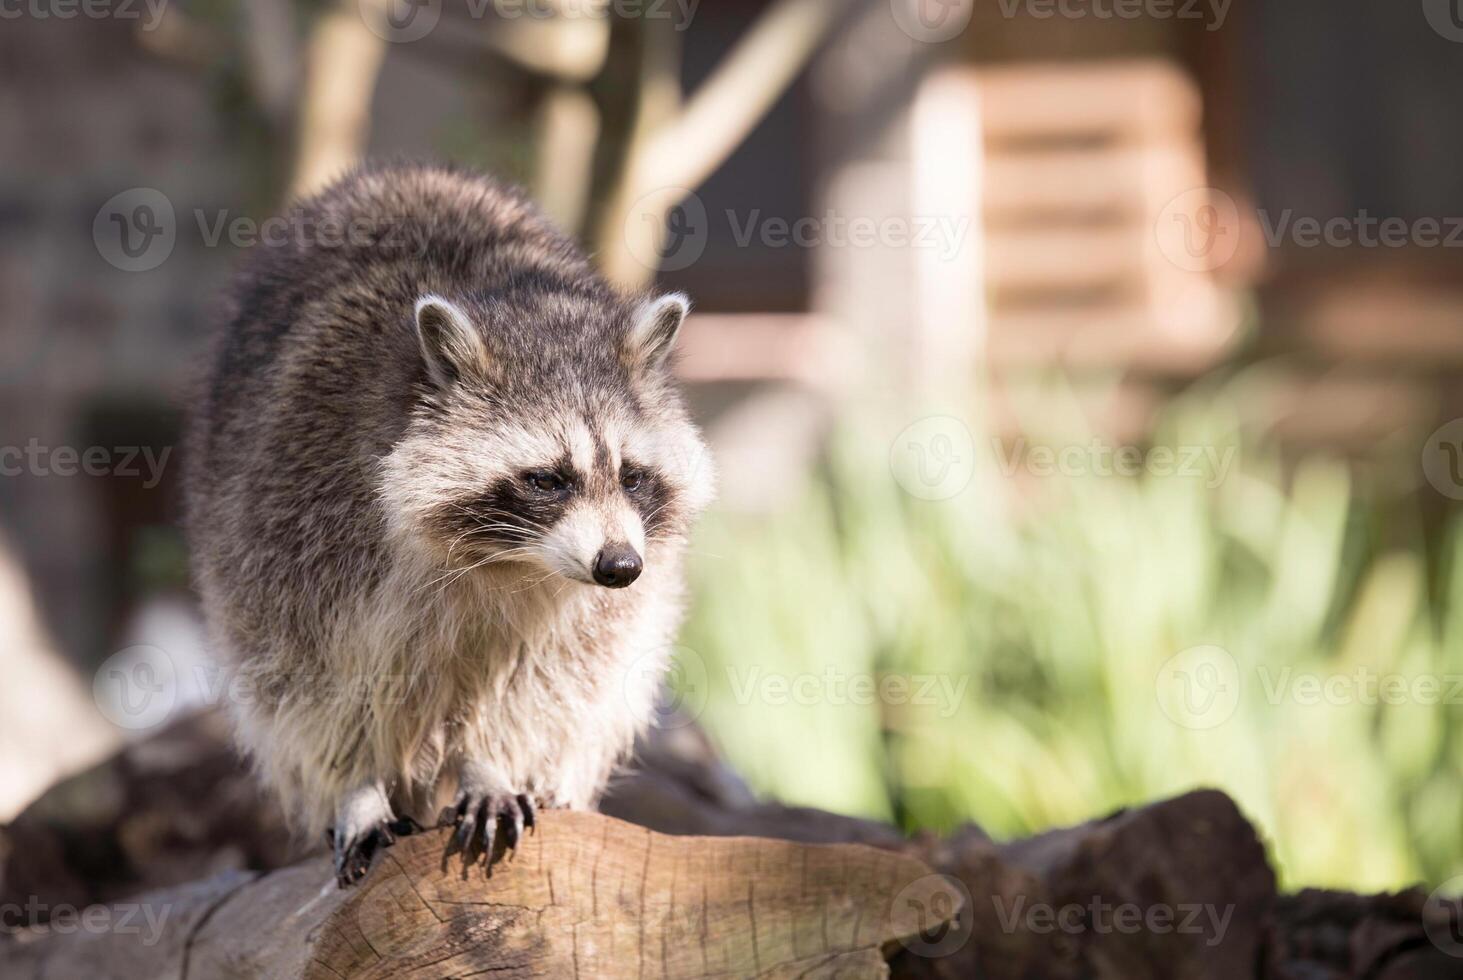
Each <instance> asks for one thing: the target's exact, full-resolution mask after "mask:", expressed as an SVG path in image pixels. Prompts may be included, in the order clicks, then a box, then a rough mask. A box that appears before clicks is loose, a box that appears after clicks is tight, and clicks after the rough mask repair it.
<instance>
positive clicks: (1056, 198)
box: [984, 137, 1205, 234]
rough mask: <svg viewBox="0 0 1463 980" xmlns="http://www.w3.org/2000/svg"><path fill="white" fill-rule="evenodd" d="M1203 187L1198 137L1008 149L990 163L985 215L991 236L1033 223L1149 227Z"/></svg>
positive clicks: (987, 168) (1202, 168) (991, 157)
mask: <svg viewBox="0 0 1463 980" xmlns="http://www.w3.org/2000/svg"><path fill="white" fill-rule="evenodd" d="M1204 182H1205V178H1204V166H1203V147H1202V146H1201V145H1200V144H1199V142H1198V140H1196V139H1189V138H1180V137H1175V138H1172V139H1169V140H1165V141H1158V142H1154V143H1152V144H1150V145H1143V146H1133V145H1128V144H1120V145H1116V146H1109V145H1099V146H1090V147H1044V148H1040V149H1031V148H1006V149H1003V150H999V151H995V152H992V153H991V154H990V155H989V156H987V158H986V180H985V192H984V196H985V216H986V220H987V222H988V223H989V225H990V227H991V234H997V233H998V229H1000V228H1002V227H1004V226H1006V225H1012V224H1029V223H1034V222H1072V221H1091V220H1094V219H1102V218H1106V219H1108V220H1112V219H1115V218H1124V217H1126V218H1129V219H1131V220H1133V221H1135V222H1142V223H1151V222H1152V221H1153V220H1154V219H1155V218H1157V216H1158V214H1159V212H1160V211H1162V210H1163V207H1164V205H1166V204H1167V203H1168V202H1169V201H1171V200H1172V199H1173V198H1174V197H1176V196H1178V195H1179V194H1181V193H1183V192H1184V191H1187V190H1189V189H1191V188H1194V187H1203V186H1204Z"/></svg>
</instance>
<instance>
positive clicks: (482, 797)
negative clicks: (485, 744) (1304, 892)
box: [443, 762, 534, 868]
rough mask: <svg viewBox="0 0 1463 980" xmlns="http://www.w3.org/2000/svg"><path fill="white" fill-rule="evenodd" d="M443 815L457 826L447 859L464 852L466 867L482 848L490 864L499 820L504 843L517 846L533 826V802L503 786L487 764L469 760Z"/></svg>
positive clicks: (459, 776)
mask: <svg viewBox="0 0 1463 980" xmlns="http://www.w3.org/2000/svg"><path fill="white" fill-rule="evenodd" d="M443 816H444V818H445V819H444V822H449V823H451V824H452V825H453V826H454V827H456V828H457V833H455V834H453V835H452V840H451V841H450V842H449V844H448V851H447V855H444V861H445V859H446V857H447V856H450V855H451V854H453V853H456V852H458V851H461V852H462V864H463V867H464V868H467V867H469V866H470V865H472V864H473V863H475V859H476V854H477V852H478V850H479V849H481V853H482V855H483V861H484V864H485V865H486V866H488V867H491V865H492V863H493V843H494V840H495V839H496V837H497V831H498V824H499V822H500V821H501V822H502V825H503V838H504V843H505V844H507V847H508V849H510V850H511V849H514V848H516V847H517V846H518V841H519V839H520V838H521V837H522V836H523V832H524V830H526V829H532V828H533V821H534V805H533V800H532V799H530V798H529V797H528V795H527V794H525V793H515V792H514V791H513V790H511V789H506V788H504V781H503V780H501V779H499V778H498V777H497V776H496V775H495V774H494V773H493V771H492V770H491V769H489V768H488V767H487V766H483V765H481V764H477V763H470V762H469V763H463V765H462V767H461V770H460V771H459V774H458V780H457V797H456V799H455V800H454V801H453V803H452V807H451V809H449V810H448V811H447V812H446V813H445V814H444V815H443Z"/></svg>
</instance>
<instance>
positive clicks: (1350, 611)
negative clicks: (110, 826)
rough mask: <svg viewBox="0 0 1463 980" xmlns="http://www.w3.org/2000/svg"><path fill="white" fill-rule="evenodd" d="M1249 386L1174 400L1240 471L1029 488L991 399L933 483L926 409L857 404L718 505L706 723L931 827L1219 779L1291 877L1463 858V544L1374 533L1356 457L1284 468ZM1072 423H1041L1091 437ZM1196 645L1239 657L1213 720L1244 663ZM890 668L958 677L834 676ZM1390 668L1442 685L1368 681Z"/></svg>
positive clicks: (1021, 830) (1329, 876)
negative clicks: (904, 482)
mask: <svg viewBox="0 0 1463 980" xmlns="http://www.w3.org/2000/svg"><path fill="white" fill-rule="evenodd" d="M1244 397H1246V394H1245V389H1244V388H1243V386H1242V385H1239V384H1238V383H1235V384H1231V385H1229V386H1227V387H1226V388H1224V389H1209V390H1206V391H1204V392H1201V393H1196V394H1195V395H1192V396H1190V397H1188V398H1186V399H1183V400H1180V401H1179V402H1177V403H1175V405H1174V406H1173V407H1172V408H1171V409H1170V410H1169V411H1168V413H1167V415H1166V418H1165V420H1164V421H1163V423H1162V425H1161V426H1160V428H1159V430H1158V432H1157V434H1156V436H1155V438H1154V442H1153V445H1155V446H1157V445H1164V446H1170V447H1176V448H1184V447H1191V446H1197V447H1209V448H1211V449H1213V450H1214V451H1216V452H1219V453H1221V455H1222V453H1223V452H1224V451H1227V450H1231V449H1232V450H1233V456H1232V457H1231V459H1230V463H1229V466H1228V468H1227V469H1226V470H1223V471H1222V475H1223V478H1222V479H1219V478H1218V477H1219V475H1220V471H1214V470H1207V471H1205V472H1203V473H1201V474H1199V475H1196V476H1185V475H1151V474H1145V475H1138V476H1132V477H1124V476H1111V475H1108V476H1104V475H1099V474H1094V473H1089V474H1086V475H1081V474H1078V475H1070V476H1060V477H1058V476H1047V477H1032V476H1030V475H1029V474H1028V475H1026V476H1024V477H1018V478H1017V479H1016V480H1015V481H1013V480H1012V479H1010V478H1009V477H1008V476H1007V475H1006V474H1005V473H1004V472H1003V468H1002V461H1001V458H1000V456H999V455H998V454H997V452H996V451H995V449H994V447H993V445H992V443H991V441H990V440H989V439H987V438H985V437H984V436H982V435H980V434H979V426H978V425H976V424H975V423H974V421H970V422H969V423H968V424H969V426H970V428H971V429H972V431H974V432H976V435H975V438H974V448H975V456H976V458H977V465H976V467H975V471H974V474H973V476H972V478H971V480H970V483H969V485H968V486H966V487H965V489H964V490H963V491H962V492H960V493H959V494H957V495H955V496H954V497H952V498H951V499H947V500H939V501H927V500H921V499H917V498H916V497H914V496H911V495H910V494H908V493H906V492H905V491H904V490H903V489H902V488H901V486H900V485H899V483H898V482H897V481H896V480H895V479H894V477H893V476H892V475H891V469H890V462H889V460H890V446H891V444H892V442H893V436H894V434H895V433H897V432H898V431H899V430H900V429H902V428H903V427H904V425H905V424H907V423H908V422H909V421H910V419H904V418H901V419H897V420H896V419H891V418H887V417H886V418H879V417H868V418H863V419H860V420H856V421H850V422H849V423H848V424H847V425H846V426H845V428H844V429H843V430H842V431H841V432H840V433H839V434H838V435H837V436H836V437H835V439H834V440H833V443H832V445H831V447H830V449H829V453H828V459H827V460H826V464H825V465H824V466H823V467H822V468H821V470H820V473H819V474H818V476H817V477H816V478H815V479H814V480H813V481H811V485H810V486H809V487H808V489H807V490H806V492H804V493H802V494H801V495H800V496H799V497H798V499H797V500H796V501H795V502H794V503H793V504H792V505H790V506H788V507H786V508H784V509H782V510H781V511H779V512H778V513H775V514H772V515H770V516H769V515H762V516H749V515H739V514H733V513H729V512H726V511H717V512H715V513H713V514H711V515H709V517H708V519H707V520H706V521H705V522H704V524H703V527H702V529H701V531H700V532H699V534H698V537H697V540H696V544H695V557H694V561H693V580H694V587H695V598H694V604H693V613H692V617H691V620H690V622H689V623H688V625H687V628H686V630H685V631H684V633H683V641H682V642H683V644H684V646H685V648H686V650H687V652H686V653H685V656H686V657H688V658H691V659H693V660H694V661H695V663H696V664H697V665H699V666H704V669H705V672H706V686H705V692H704V694H703V693H698V695H697V698H696V699H693V701H692V702H691V703H692V704H693V705H699V704H700V701H699V698H700V697H702V696H704V697H705V706H704V709H703V710H702V711H701V720H702V721H703V722H704V723H705V725H706V726H707V728H708V729H709V730H710V731H711V733H712V734H713V736H714V737H715V738H716V739H717V740H718V741H719V743H720V744H721V745H722V746H723V747H724V748H725V750H726V752H727V753H728V755H729V756H730V758H731V760H732V762H733V763H734V764H735V765H736V766H738V767H739V768H740V769H741V770H742V771H743V772H744V773H746V774H747V776H748V778H749V779H750V780H751V781H752V782H753V784H754V785H755V786H756V787H757V788H758V789H759V790H761V791H764V792H766V793H768V794H771V795H774V796H777V797H779V798H782V799H784V800H788V801H792V802H797V803H803V804H810V805H815V806H820V807H825V808H829V809H834V810H840V811H845V812H850V813H857V814H863V815H868V816H872V817H878V818H885V819H894V820H897V821H899V822H901V823H903V824H904V825H905V826H907V827H909V828H920V827H930V828H935V829H946V828H949V827H951V826H952V825H954V824H957V823H959V822H961V821H965V820H974V821H975V822H977V823H979V824H980V825H981V826H983V827H984V828H986V830H987V831H989V832H991V833H993V834H996V835H998V836H1010V835H1024V834H1029V833H1032V832H1034V831H1038V830H1041V829H1043V828H1046V827H1050V826H1054V825H1061V824H1068V823H1073V822H1078V821H1081V820H1085V819H1088V818H1091V817H1093V816H1096V815H1100V814H1102V813H1104V812H1106V811H1108V810H1111V809H1113V808H1116V807H1120V806H1124V805H1129V804H1134V803H1139V802H1143V801H1147V800H1152V799H1155V798H1159V797H1164V796H1169V795H1173V794H1177V793H1180V792H1183V791H1185V790H1187V789H1190V788H1193V787H1197V786H1217V787H1220V788H1222V789H1224V790H1226V791H1228V792H1229V793H1230V794H1231V795H1232V796H1234V797H1235V798H1236V799H1237V800H1238V801H1239V803H1240V805H1241V807H1242V808H1243V809H1244V811H1245V812H1246V814H1247V815H1248V816H1249V817H1250V818H1251V819H1252V820H1254V821H1255V822H1256V823H1257V824H1258V826H1259V827H1260V829H1261V832H1262V834H1263V835H1264V836H1265V838H1266V840H1267V843H1268V844H1269V846H1270V847H1271V850H1272V854H1273V856H1274V858H1275V860H1276V863H1277V866H1278V868H1279V869H1280V873H1281V876H1282V879H1283V880H1284V881H1285V882H1286V883H1287V884H1288V885H1291V886H1298V885H1333V886H1344V887H1347V888H1351V889H1360V890H1366V889H1381V888H1393V887H1400V886H1403V885H1406V884H1410V883H1413V882H1416V881H1419V880H1423V881H1429V882H1433V883H1436V882H1438V881H1441V880H1443V879H1444V878H1447V877H1448V876H1450V875H1452V874H1455V873H1457V872H1458V871H1459V870H1460V864H1463V780H1460V779H1459V778H1458V767H1457V765H1456V760H1457V759H1458V758H1459V757H1460V756H1463V724H1460V721H1459V713H1460V704H1459V703H1458V701H1457V699H1458V697H1459V695H1460V691H1459V690H1452V688H1457V687H1459V686H1460V682H1459V681H1457V680H1456V678H1458V677H1460V676H1463V657H1460V655H1459V651H1463V575H1455V574H1452V570H1454V569H1459V568H1463V565H1460V557H1463V556H1460V545H1463V538H1460V536H1459V534H1458V532H1457V530H1456V528H1450V529H1449V530H1448V531H1447V532H1446V533H1445V534H1444V535H1443V536H1442V538H1441V540H1438V541H1434V542H1432V548H1431V549H1428V548H1424V547H1423V542H1422V540H1421V538H1422V533H1421V531H1418V530H1407V531H1405V533H1399V532H1398V530H1397V528H1396V526H1395V524H1396V522H1395V521H1392V522H1391V523H1389V524H1387V525H1386V531H1387V533H1386V535H1385V536H1384V535H1381V534H1378V533H1376V529H1377V527H1378V526H1379V525H1380V524H1381V523H1382V521H1381V518H1380V517H1379V516H1378V515H1379V513H1380V512H1381V510H1382V502H1379V501H1377V500H1373V499H1366V497H1367V495H1366V494H1364V493H1362V492H1361V491H1359V490H1358V489H1357V486H1356V484H1355V482H1354V477H1353V475H1352V473H1351V471H1350V469H1349V468H1348V467H1347V466H1346V465H1344V464H1343V463H1342V462H1340V461H1337V460H1333V459H1327V458H1309V459H1303V460H1300V461H1292V462H1291V463H1290V464H1289V465H1282V463H1281V460H1280V459H1279V455H1278V453H1277V452H1276V451H1275V450H1274V449H1273V447H1270V446H1268V445H1266V444H1265V443H1264V442H1263V441H1262V440H1259V439H1256V438H1251V437H1246V436H1242V434H1241V425H1240V423H1239V422H1238V417H1239V412H1238V411H1237V406H1238V404H1239V402H1240V401H1241V400H1242V399H1243V398H1244ZM1063 428H1064V429H1065V431H1066V432H1067V435H1066V436H1065V437H1057V436H1055V435H1053V434H1052V433H1050V432H1046V433H1043V434H1035V433H1034V434H1033V435H1031V436H1030V437H1029V440H1030V442H1031V443H1036V442H1041V443H1045V444H1048V445H1052V446H1061V445H1086V444H1087V443H1088V442H1089V441H1090V436H1089V435H1088V434H1086V433H1082V432H1080V430H1078V429H1077V428H1076V427H1075V426H1070V425H1068V426H1065V427H1063ZM1399 465H1411V466H1413V467H1415V466H1416V465H1417V460H1416V456H1415V455H1414V456H1413V457H1412V458H1411V459H1410V460H1403V462H1402V463H1401V464H1399ZM1420 526H1421V522H1420V521H1411V522H1404V523H1403V527H1404V529H1406V528H1415V527H1420ZM1399 538H1400V540H1398V539H1399ZM1381 539H1385V540H1388V541H1389V542H1390V543H1388V544H1386V545H1382V544H1379V543H1378V541H1379V540H1381ZM1430 551H1431V553H1432V555H1433V557H1434V559H1435V560H1433V561H1431V562H1430V561H1429V552H1430ZM1430 569H1431V570H1430ZM1200 646H1213V647H1218V648H1220V650H1222V651H1223V653H1219V654H1214V653H1210V654H1207V655H1205V654H1189V655H1187V656H1188V657H1190V658H1194V657H1197V658H1200V660H1202V659H1203V658H1204V657H1205V656H1207V657H1209V658H1210V662H1212V663H1216V664H1218V666H1219V667H1220V668H1221V669H1223V668H1224V666H1225V665H1226V664H1232V665H1233V667H1232V669H1233V670H1234V672H1235V673H1234V675H1233V678H1235V679H1237V680H1238V687H1237V688H1235V689H1234V690H1236V691H1237V703H1235V700H1234V699H1233V698H1231V699H1230V700H1228V701H1226V700H1223V696H1224V695H1222V696H1221V700H1220V701H1218V702H1217V703H1218V704H1219V706H1220V707H1219V708H1217V709H1211V712H1210V713H1209V714H1203V715H1199V716H1196V718H1197V720H1198V721H1199V722H1201V723H1202V724H1203V725H1205V726H1207V727H1194V726H1192V725H1186V724H1179V723H1176V722H1175V721H1174V720H1172V718H1171V717H1170V714H1169V713H1166V712H1165V711H1164V705H1169V706H1170V707H1172V706H1173V705H1174V701H1173V700H1172V698H1173V693H1174V690H1175V688H1174V685H1175V684H1177V683H1179V682H1180V679H1181V678H1182V677H1183V676H1190V677H1193V678H1196V679H1199V680H1202V679H1204V678H1205V677H1207V676H1219V677H1220V679H1221V681H1222V682H1224V683H1225V684H1226V685H1227V683H1228V681H1227V680H1226V675H1224V674H1222V673H1221V674H1219V675H1197V674H1195V673H1194V671H1195V670H1202V669H1203V667H1202V664H1200V663H1197V662H1190V661H1187V660H1186V661H1180V662H1179V663H1178V664H1177V665H1173V664H1172V662H1171V658H1174V657H1175V656H1176V655H1178V654H1180V653H1181V652H1182V651H1185V650H1188V649H1190V648H1194V647H1200ZM1215 658H1218V659H1217V660H1216V659H1215ZM1225 658H1231V659H1228V660H1226V659H1225ZM1165 664H1170V667H1168V668H1165ZM1287 668H1289V670H1290V674H1289V675H1287V674H1285V673H1283V672H1284V671H1285V670H1286V669H1287ZM1176 671H1182V673H1177V672H1176ZM1367 672H1370V673H1367ZM891 675H892V676H894V677H903V678H908V679H909V680H910V683H911V687H910V688H909V689H908V691H906V692H905V694H906V695H913V694H919V693H920V690H919V688H920V687H921V686H922V685H925V684H937V685H942V686H939V687H935V688H932V689H929V690H925V691H924V692H923V693H924V694H925V695H927V697H923V698H915V699H914V700H916V701H917V702H918V703H908V702H909V700H910V698H909V697H908V696H899V693H898V691H896V692H895V696H892V697H886V698H873V699H869V698H862V697H854V696H851V695H850V693H849V691H847V690H845V689H843V688H840V687H839V680H840V679H842V680H843V681H844V682H847V681H849V680H850V679H852V678H860V677H861V678H885V677H889V676H891ZM1382 675H1396V676H1397V677H1398V678H1401V679H1402V680H1403V681H1405V682H1406V683H1408V684H1412V685H1417V684H1422V685H1426V684H1429V683H1436V684H1437V691H1436V697H1432V696H1430V695H1428V694H1427V691H1428V688H1426V687H1422V688H1413V689H1409V691H1408V692H1406V693H1403V694H1402V695H1401V697H1400V698H1394V699H1393V700H1397V701H1398V703H1385V701H1384V700H1382V699H1374V698H1371V697H1369V696H1367V691H1366V689H1365V688H1364V687H1359V686H1358V685H1359V684H1364V683H1368V682H1367V681H1366V678H1367V677H1368V676H1371V677H1377V678H1380V677H1381V676H1382ZM1301 677H1303V678H1307V679H1306V680H1298V679H1297V678H1301ZM769 678H770V679H769ZM1287 680H1289V684H1287V683H1286V682H1287ZM784 683H785V684H787V685H788V689H787V690H786V691H785V690H784V688H783V686H782V685H783V684H784ZM1393 683H1397V682H1396V681H1394V682H1393ZM1305 684H1313V685H1319V684H1327V685H1329V693H1328V691H1327V689H1322V690H1321V691H1320V692H1319V693H1317V692H1315V691H1313V690H1311V689H1309V688H1306V687H1305V686H1304V685H1305ZM1224 690H1225V692H1226V695H1227V692H1228V691H1229V690H1230V688H1229V687H1228V686H1225V688H1224ZM1417 690H1420V691H1422V694H1421V695H1420V696H1419V695H1418V694H1416V693H1413V692H1414V691H1417ZM840 691H841V692H842V693H840ZM1277 692H1278V693H1277ZM1165 698H1167V699H1168V700H1164V699H1165ZM1161 701H1162V703H1161ZM896 702H904V703H896ZM1429 702H1431V703H1429ZM1225 705H1230V706H1232V707H1233V713H1232V715H1230V714H1228V712H1226V711H1224V710H1223V708H1224V706H1225ZM1174 717H1177V718H1179V719H1180V720H1184V719H1185V718H1186V716H1184V715H1183V714H1181V713H1175V714H1174ZM1191 720H1192V719H1191Z"/></svg>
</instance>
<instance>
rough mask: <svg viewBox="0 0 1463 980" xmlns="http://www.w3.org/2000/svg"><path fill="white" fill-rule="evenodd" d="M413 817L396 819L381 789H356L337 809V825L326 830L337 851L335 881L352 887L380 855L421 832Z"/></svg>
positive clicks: (342, 886)
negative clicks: (409, 836)
mask: <svg viewBox="0 0 1463 980" xmlns="http://www.w3.org/2000/svg"><path fill="white" fill-rule="evenodd" d="M421 829H422V828H421V826H420V825H419V824H418V823H417V822H416V821H415V820H413V819H412V818H411V817H403V818H401V819H399V820H398V819H396V817H395V816H394V815H393V814H392V812H391V805H390V804H389V803H387V802H386V794H385V793H384V792H383V791H382V790H381V789H380V788H378V787H374V786H373V787H369V788H366V789H362V790H357V791H356V792H354V793H351V794H350V795H348V796H347V797H346V798H345V799H344V800H343V801H341V804H340V806H338V807H336V810H335V826H334V827H332V828H331V829H330V830H328V831H326V835H325V836H326V840H327V841H328V842H329V843H330V845H331V847H332V848H333V850H334V852H335V881H336V884H338V885H339V886H340V887H341V888H349V887H350V886H351V885H354V884H355V883H356V882H358V881H360V880H361V879H362V878H364V877H365V876H366V872H367V871H369V870H371V861H372V860H373V859H374V858H375V856H376V854H377V852H379V851H383V850H385V849H386V848H388V847H390V846H391V845H392V844H395V843H396V838H397V837H405V836H407V835H409V834H413V833H416V832H417V831H419V830H421Z"/></svg>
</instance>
